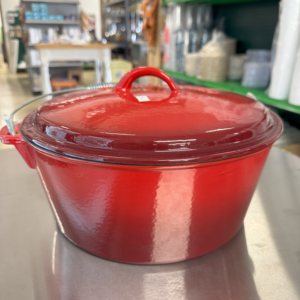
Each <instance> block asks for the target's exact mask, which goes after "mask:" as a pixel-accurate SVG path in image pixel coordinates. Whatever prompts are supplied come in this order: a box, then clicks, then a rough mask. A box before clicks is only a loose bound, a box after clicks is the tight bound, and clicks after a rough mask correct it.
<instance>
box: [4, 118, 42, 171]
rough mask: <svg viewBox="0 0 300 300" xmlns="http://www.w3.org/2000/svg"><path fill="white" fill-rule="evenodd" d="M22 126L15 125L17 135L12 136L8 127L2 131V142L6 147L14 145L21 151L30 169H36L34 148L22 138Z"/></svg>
mask: <svg viewBox="0 0 300 300" xmlns="http://www.w3.org/2000/svg"><path fill="white" fill-rule="evenodd" d="M20 126H21V124H20V123H19V124H16V125H15V130H16V134H15V135H11V134H10V132H9V130H8V128H7V126H4V127H3V128H2V129H1V130H0V140H1V142H2V143H3V144H5V145H14V146H15V147H16V149H17V150H18V151H19V153H20V154H21V156H22V157H23V159H24V160H25V162H26V163H27V165H28V166H29V168H31V169H35V168H36V161H35V156H34V150H33V148H32V147H31V146H30V145H29V144H28V143H27V142H26V141H24V139H23V138H22V136H21V134H20Z"/></svg>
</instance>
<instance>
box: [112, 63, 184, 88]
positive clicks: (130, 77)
mask: <svg viewBox="0 0 300 300" xmlns="http://www.w3.org/2000/svg"><path fill="white" fill-rule="evenodd" d="M142 76H155V77H158V78H160V79H161V80H163V81H165V82H166V83H167V84H168V86H169V88H170V89H171V91H172V92H175V93H178V90H177V87H176V84H175V83H174V81H173V80H172V79H171V77H170V76H169V75H167V74H166V73H165V72H163V71H161V70H159V69H156V68H152V67H139V68H135V69H133V70H131V71H130V72H128V73H127V74H126V75H124V76H123V77H122V79H121V80H120V81H119V83H118V84H117V86H116V88H115V90H116V91H117V92H120V91H125V90H127V89H130V88H131V86H132V83H133V82H134V81H135V80H136V79H138V78H139V77H142Z"/></svg>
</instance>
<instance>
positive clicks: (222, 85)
mask: <svg viewBox="0 0 300 300" xmlns="http://www.w3.org/2000/svg"><path fill="white" fill-rule="evenodd" d="M161 70H162V71H164V72H165V73H167V74H168V75H169V76H171V77H173V78H177V79H181V80H184V81H186V82H189V83H193V84H195V85H199V86H203V87H208V88H212V89H218V90H222V91H227V92H233V93H237V94H241V95H244V96H246V95H247V93H252V94H253V95H254V96H255V97H256V98H257V100H258V101H259V102H262V103H264V104H266V105H270V106H273V107H276V108H279V109H283V110H287V111H290V112H293V113H296V114H300V106H295V105H292V104H289V103H288V101H287V100H276V99H272V98H270V97H268V96H267V95H266V94H265V91H264V90H260V89H254V88H246V87H243V86H241V83H240V82H235V81H223V82H212V81H204V80H199V79H197V78H196V77H191V76H187V75H185V74H182V73H178V72H174V71H169V70H165V69H161Z"/></svg>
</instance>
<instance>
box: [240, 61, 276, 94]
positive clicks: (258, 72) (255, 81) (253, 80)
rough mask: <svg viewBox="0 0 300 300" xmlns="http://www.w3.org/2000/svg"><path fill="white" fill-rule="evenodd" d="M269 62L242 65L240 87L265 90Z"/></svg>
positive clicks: (269, 69)
mask: <svg viewBox="0 0 300 300" xmlns="http://www.w3.org/2000/svg"><path fill="white" fill-rule="evenodd" d="M270 73H271V67H270V62H256V61H247V62H246V63H245V65H244V75H243V81H242V86H245V87H252V88H266V87H267V86H268V84H269V82H270Z"/></svg>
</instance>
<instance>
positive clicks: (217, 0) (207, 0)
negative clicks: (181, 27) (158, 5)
mask: <svg viewBox="0 0 300 300" xmlns="http://www.w3.org/2000/svg"><path fill="white" fill-rule="evenodd" d="M257 1H262V0H168V1H163V2H162V5H163V6H167V5H168V4H177V3H203V4H211V5H216V4H219V5H220V4H233V3H246V2H257Z"/></svg>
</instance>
